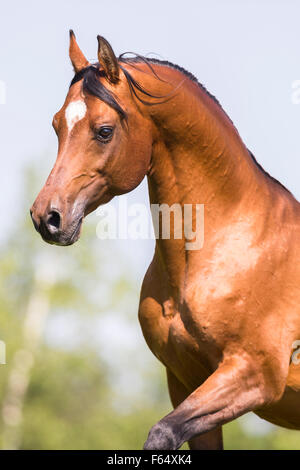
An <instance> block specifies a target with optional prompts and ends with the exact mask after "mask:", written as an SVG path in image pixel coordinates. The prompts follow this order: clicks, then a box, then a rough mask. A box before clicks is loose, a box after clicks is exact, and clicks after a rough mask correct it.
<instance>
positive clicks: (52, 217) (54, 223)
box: [47, 211, 61, 231]
mask: <svg viewBox="0 0 300 470" xmlns="http://www.w3.org/2000/svg"><path fill="white" fill-rule="evenodd" d="M60 221H61V218H60V215H59V213H58V212H57V211H51V212H49V215H48V219H47V227H48V229H49V230H50V231H56V230H58V229H59V227H60Z"/></svg>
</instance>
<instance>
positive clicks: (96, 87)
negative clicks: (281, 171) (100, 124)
mask: <svg viewBox="0 0 300 470" xmlns="http://www.w3.org/2000/svg"><path fill="white" fill-rule="evenodd" d="M126 54H128V53H125V54H121V55H120V56H119V58H118V60H119V65H120V68H121V69H122V71H123V73H124V75H125V77H126V80H127V82H128V85H129V88H130V91H131V93H132V94H133V95H134V96H135V97H136V98H137V99H138V100H139V101H141V102H142V103H144V104H146V105H148V106H152V105H157V104H161V103H164V102H166V101H167V100H168V99H169V95H167V96H156V95H153V94H152V93H150V92H149V91H147V90H145V88H144V87H143V86H142V85H141V84H140V83H139V82H137V81H136V80H135V79H134V78H133V77H132V75H131V74H130V73H129V72H128V70H127V69H126V68H124V67H123V66H122V63H124V64H131V65H133V64H138V63H141V62H144V63H145V64H146V65H147V66H148V68H149V70H150V71H151V72H152V73H153V75H155V77H156V78H157V79H158V80H161V81H163V80H162V79H161V78H160V77H159V76H158V75H157V73H156V72H155V70H154V69H153V67H152V65H151V64H158V65H164V66H166V67H170V68H172V69H175V70H178V71H179V72H181V73H182V74H183V75H185V76H186V77H187V78H188V79H189V80H191V81H192V82H194V83H196V84H197V85H198V86H199V87H200V88H201V89H202V90H203V91H205V93H206V94H207V95H208V96H209V97H210V98H211V99H212V100H213V101H214V102H215V103H216V104H217V105H218V106H219V107H220V108H221V109H222V111H223V112H224V113H225V114H226V116H227V117H228V119H229V120H230V121H231V119H230V118H229V116H228V115H227V113H226V112H225V111H224V109H223V108H222V106H221V104H220V103H219V101H218V100H217V98H216V97H215V96H214V95H212V94H211V93H210V92H209V91H208V90H207V89H206V88H205V86H204V85H202V83H200V82H199V81H198V79H197V78H196V77H195V76H194V75H193V74H192V73H191V72H188V71H187V70H186V69H184V68H183V67H181V66H180V65H176V64H173V63H172V62H169V61H167V60H160V59H155V58H147V57H144V56H141V55H137V54H135V55H134V57H124V56H125V55H126ZM133 66H134V65H133ZM100 77H105V73H104V71H103V70H102V69H101V68H100V64H99V63H95V64H92V65H89V66H88V67H86V68H84V69H83V70H81V71H80V72H78V73H76V74H75V76H74V78H73V79H72V81H71V84H70V87H71V86H72V85H74V83H76V82H78V81H80V80H82V79H83V84H82V88H83V91H85V92H86V93H89V94H91V95H93V96H96V97H97V98H99V99H100V100H101V101H103V102H104V103H106V104H108V105H109V106H111V107H112V108H113V109H114V110H115V111H116V112H117V113H118V114H119V116H120V118H121V119H122V120H126V119H127V115H126V112H125V111H124V110H123V109H122V107H121V106H120V105H119V103H118V101H117V99H116V97H115V95H114V94H113V93H112V92H111V91H108V89H107V88H105V86H104V85H103V83H101V81H100V80H99V78H100ZM137 90H138V91H139V92H140V93H141V94H142V95H144V96H145V98H152V101H147V100H146V99H143V98H141V96H140V94H138V93H137ZM153 99H154V101H153ZM231 122H232V121H231ZM232 124H233V123H232ZM247 150H248V152H249V155H250V156H251V158H252V160H253V162H254V163H255V165H256V166H257V167H258V168H259V169H260V170H261V171H262V172H263V173H264V174H265V175H266V176H267V177H268V178H270V179H271V180H272V181H274V182H275V183H277V184H279V185H280V186H281V187H282V188H283V189H285V190H286V191H287V192H290V191H289V190H288V189H287V188H286V187H285V186H284V185H283V184H282V183H281V182H280V181H278V180H277V179H276V178H274V177H273V176H271V175H270V174H269V173H268V172H267V171H266V170H265V169H264V168H263V167H262V166H261V165H260V163H258V161H257V160H256V158H255V157H254V155H253V153H252V152H251V151H250V150H249V149H247Z"/></svg>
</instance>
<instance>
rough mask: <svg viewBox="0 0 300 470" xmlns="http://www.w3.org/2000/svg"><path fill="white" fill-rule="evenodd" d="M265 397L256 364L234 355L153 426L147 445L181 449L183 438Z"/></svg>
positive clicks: (224, 420) (252, 406)
mask: <svg viewBox="0 0 300 470" xmlns="http://www.w3.org/2000/svg"><path fill="white" fill-rule="evenodd" d="M266 400H267V397H266V395H265V390H264V381H263V380H262V377H261V376H260V375H259V374H258V373H257V372H255V368H254V365H252V366H251V364H249V362H248V361H246V360H243V358H240V357H231V358H229V359H227V360H226V361H224V362H223V364H222V365H220V366H219V368H218V369H217V370H216V371H215V372H214V373H213V374H212V375H211V376H210V377H209V378H208V379H207V380H206V381H205V382H204V383H203V384H202V385H201V386H200V387H199V388H197V389H196V390H195V391H194V392H193V393H191V395H189V396H188V397H187V398H186V399H185V400H184V401H183V402H182V403H181V404H180V405H179V406H178V407H177V408H176V409H175V410H174V411H172V412H171V413H169V414H168V415H167V416H166V417H165V418H163V419H162V420H161V421H159V422H158V423H157V424H156V425H155V426H153V427H152V429H151V430H150V433H149V436H148V439H147V441H146V443H145V446H144V449H155V450H160V449H161V450H163V449H167V450H172V449H178V448H180V447H181V445H182V444H183V443H184V442H186V441H189V440H191V439H193V438H194V437H196V436H198V435H201V434H204V433H208V432H210V431H212V430H213V429H215V428H217V427H219V426H221V425H222V424H225V423H227V422H228V421H231V420H233V419H235V418H237V417H238V416H241V415H242V414H244V413H246V412H247V411H250V410H253V409H255V408H257V407H259V406H262V405H263V404H264V403H265V402H266Z"/></svg>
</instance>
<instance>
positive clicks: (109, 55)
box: [97, 36, 120, 83]
mask: <svg viewBox="0 0 300 470" xmlns="http://www.w3.org/2000/svg"><path fill="white" fill-rule="evenodd" d="M97 39H98V61H99V64H100V65H101V66H102V67H103V69H104V72H105V74H106V76H107V78H108V80H109V81H110V82H111V83H117V82H118V81H119V71H120V68H119V64H118V59H117V58H116V56H115V53H114V51H113V50H112V47H111V45H110V44H109V43H108V42H107V41H106V39H104V38H103V37H102V36H97Z"/></svg>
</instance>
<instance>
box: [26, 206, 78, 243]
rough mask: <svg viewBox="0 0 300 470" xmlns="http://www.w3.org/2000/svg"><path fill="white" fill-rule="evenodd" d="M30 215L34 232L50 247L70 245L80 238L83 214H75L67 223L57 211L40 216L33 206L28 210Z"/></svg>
mask: <svg viewBox="0 0 300 470" xmlns="http://www.w3.org/2000/svg"><path fill="white" fill-rule="evenodd" d="M30 215H31V219H32V222H33V225H34V228H35V229H36V231H37V232H39V234H40V235H41V237H42V238H43V240H44V241H45V242H47V243H50V244H51V245H60V246H67V245H72V244H73V243H75V242H76V241H77V240H78V238H79V237H80V231H81V226H82V220H83V213H80V214H76V215H75V216H74V217H73V218H72V220H71V221H68V222H67V221H64V217H63V215H62V214H61V212H60V211H59V210H57V209H55V210H53V209H52V210H50V211H46V213H45V214H43V215H40V214H38V213H37V211H36V210H35V208H34V206H33V207H32V208H31V209H30ZM66 222H67V223H66Z"/></svg>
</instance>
